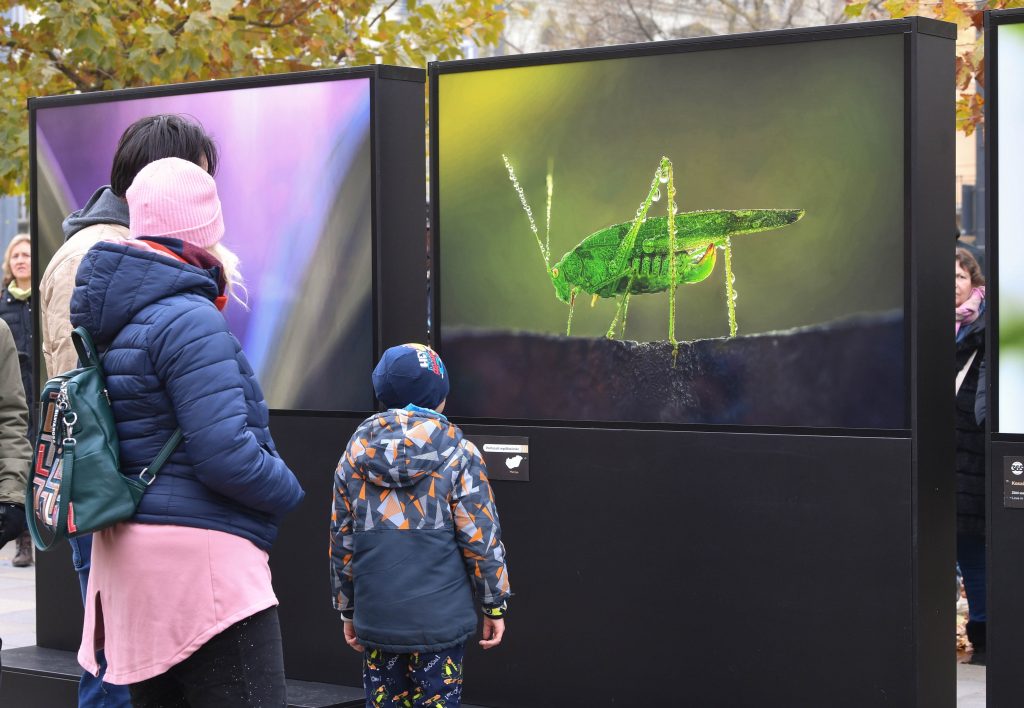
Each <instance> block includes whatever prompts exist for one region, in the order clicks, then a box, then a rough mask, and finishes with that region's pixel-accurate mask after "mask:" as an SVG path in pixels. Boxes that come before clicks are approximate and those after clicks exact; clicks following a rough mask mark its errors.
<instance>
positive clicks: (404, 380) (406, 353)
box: [373, 344, 448, 409]
mask: <svg viewBox="0 0 1024 708" xmlns="http://www.w3.org/2000/svg"><path fill="white" fill-rule="evenodd" d="M373 390H374V393H376V394H377V398H379V399H380V401H381V403H383V404H384V405H385V406H387V407H388V408H404V407H405V406H407V405H409V404H410V403H412V404H413V405H416V406H420V407H421V408H431V409H434V408H437V407H438V406H439V405H440V404H441V401H443V400H444V399H445V398H447V397H448V372H447V371H446V370H445V368H444V362H442V361H441V357H439V356H438V355H437V352H435V351H434V350H433V349H431V348H430V347H428V346H425V345H423V344H402V345H401V346H397V347H391V348H390V349H388V350H387V351H386V352H384V356H382V357H381V358H380V361H379V362H378V363H377V367H376V368H375V369H374V370H373Z"/></svg>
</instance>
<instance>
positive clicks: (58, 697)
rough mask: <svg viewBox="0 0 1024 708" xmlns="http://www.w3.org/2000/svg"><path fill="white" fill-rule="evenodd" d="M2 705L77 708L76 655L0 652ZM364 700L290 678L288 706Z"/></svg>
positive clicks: (312, 707) (347, 690) (327, 706)
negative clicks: (65, 707) (75, 707)
mask: <svg viewBox="0 0 1024 708" xmlns="http://www.w3.org/2000/svg"><path fill="white" fill-rule="evenodd" d="M0 663H2V664H3V672H2V674H0V705H2V706H4V708H61V707H62V706H68V708H74V706H77V705H78V677H79V676H81V674H82V669H81V667H79V666H78V660H77V659H76V658H75V654H74V653H73V652H69V651H60V650H58V649H43V648H41V647H21V648H19V649H8V650H7V651H4V652H3V653H2V654H0ZM364 702H365V699H364V697H363V689H362V688H352V687H349V686H336V685H334V684H329V683H313V682H310V681H294V680H292V679H289V680H288V708H351V707H353V706H362V705H363V704H364Z"/></svg>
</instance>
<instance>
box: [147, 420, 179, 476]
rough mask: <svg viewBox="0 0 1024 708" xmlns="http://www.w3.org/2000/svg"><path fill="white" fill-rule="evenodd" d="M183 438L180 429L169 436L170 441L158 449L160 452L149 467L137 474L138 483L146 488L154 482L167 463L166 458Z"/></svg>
mask: <svg viewBox="0 0 1024 708" xmlns="http://www.w3.org/2000/svg"><path fill="white" fill-rule="evenodd" d="M183 437H185V436H184V434H183V433H182V432H181V428H178V429H177V430H175V431H174V432H173V433H172V434H171V439H170V440H168V441H167V442H165V443H164V446H163V447H162V448H160V452H159V453H157V456H156V457H154V458H153V461H152V462H150V463H149V466H148V467H147V468H146V469H144V470H142V472H140V473H139V481H140V482H142V483H143V484H145V485H146V486H147V487H148V486H149V485H151V484H153V482H155V481H156V473H157V472H159V471H160V468H161V467H163V466H164V463H165V462H167V458H169V457H170V456H171V453H173V452H174V450H175V449H176V448H177V447H178V445H179V443H181V440H182V438H183Z"/></svg>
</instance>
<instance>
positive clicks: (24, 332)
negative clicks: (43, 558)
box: [0, 234, 36, 568]
mask: <svg viewBox="0 0 1024 708" xmlns="http://www.w3.org/2000/svg"><path fill="white" fill-rule="evenodd" d="M3 273H4V278H3V291H2V292H0V319H3V320H4V322H6V323H7V325H8V326H9V327H10V328H11V334H13V335H14V344H15V347H16V348H17V350H18V364H19V366H20V369H21V383H22V386H23V387H24V389H25V400H26V402H27V403H28V439H29V441H30V442H32V443H33V444H34V441H35V437H36V406H35V405H34V404H35V396H33V395H32V359H33V355H34V353H35V347H34V345H33V343H32V241H31V239H30V238H29V236H28V234H18V235H17V236H15V237H14V238H12V239H11V242H10V243H9V244H7V250H6V252H5V253H4V263H3ZM11 565H13V566H15V567H16V568H24V567H26V566H30V565H32V537H31V536H29V535H28V531H26V532H25V533H23V534H22V535H21V536H19V537H18V552H17V553H16V554H15V556H14V559H13V560H12V561H11Z"/></svg>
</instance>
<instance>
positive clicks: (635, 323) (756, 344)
mask: <svg viewBox="0 0 1024 708" xmlns="http://www.w3.org/2000/svg"><path fill="white" fill-rule="evenodd" d="M635 51H636V52H637V53H636V55H630V52H629V51H617V52H615V53H613V54H609V56H608V57H606V58H598V57H596V56H595V60H593V61H589V60H587V61H584V60H573V61H564V62H550V61H543V60H539V61H538V63H537V64H536V65H531V64H530V62H529V61H526V62H524V64H525V65H523V66H514V67H506V66H502V65H501V64H500V63H496V64H494V67H493V68H489V65H488V63H487V62H479V63H477V64H476V65H475V66H474V67H473V68H472V69H470V70H456V68H457V67H456V66H455V65H453V69H452V71H451V72H450V73H449V72H445V71H444V65H441V67H442V69H441V70H440V71H439V75H438V76H437V80H436V87H435V89H434V90H435V96H436V102H437V107H436V110H437V120H436V125H435V126H434V129H435V131H436V132H435V134H436V140H435V143H434V147H433V149H432V153H433V154H432V159H433V160H434V161H435V163H436V168H435V176H436V179H437V185H436V194H437V203H436V204H435V205H434V207H435V214H436V221H435V222H434V223H435V229H436V230H435V233H434V237H435V239H436V244H437V251H436V255H437V259H438V262H437V278H436V281H435V287H436V290H437V299H436V305H437V309H436V310H435V313H434V316H435V318H436V321H434V322H433V323H432V325H433V331H434V336H435V341H436V343H437V344H438V346H439V347H440V348H441V350H442V355H443V356H445V357H446V361H447V360H448V359H449V358H451V357H454V361H453V362H451V365H452V369H453V372H457V371H459V370H460V367H461V368H463V369H468V370H469V376H468V377H467V378H466V379H464V380H463V382H461V383H460V382H459V381H458V380H457V378H458V377H457V376H456V375H455V374H454V373H453V376H452V386H453V388H452V406H453V410H454V408H455V407H459V408H460V412H461V413H462V414H463V415H469V416H477V417H481V418H489V419H505V418H507V419H523V418H526V419H537V420H551V421H560V420H579V421H628V422H645V421H649V422H670V423H699V424H706V423H728V424H739V425H770V426H776V425H780V426H801V427H818V426H822V427H863V428H899V427H903V426H904V423H905V410H904V408H905V404H904V398H905V396H904V394H903V386H904V378H903V376H904V352H903V349H904V345H903V342H904V334H903V315H904V313H903V308H904V282H903V277H904V275H903V268H904V262H903V254H904V223H905V219H904V199H903V195H904V178H905V175H904V162H903V160H904V150H903V141H904V134H903V125H904V98H903V82H902V80H901V74H900V73H899V71H897V70H894V69H892V67H894V66H895V67H898V66H900V65H901V62H902V61H903V54H902V51H903V50H902V41H901V39H900V38H899V37H895V36H893V37H863V38H856V39H845V40H841V41H816V42H796V43H793V44H785V43H781V44H776V45H773V46H762V47H742V48H741V47H736V48H718V49H715V50H714V51H684V52H679V53H672V52H670V51H665V49H664V47H659V48H658V51H657V52H652V53H650V54H648V55H645V54H643V52H642V49H639V48H638V49H636V50H635ZM538 253H539V256H540V257H539V258H538ZM456 363H457V364H459V366H455V364H456ZM510 377H511V378H514V379H515V381H516V383H515V384H514V385H511V386H509V385H508V382H509V380H510ZM883 382H884V384H883ZM880 384H882V385H883V386H884V388H885V391H886V392H885V393H884V394H879V395H876V397H875V399H874V400H870V397H869V396H868V395H867V392H869V391H871V390H875V391H876V392H877V388H874V387H877V386H879V385H880ZM890 399H891V400H890Z"/></svg>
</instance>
